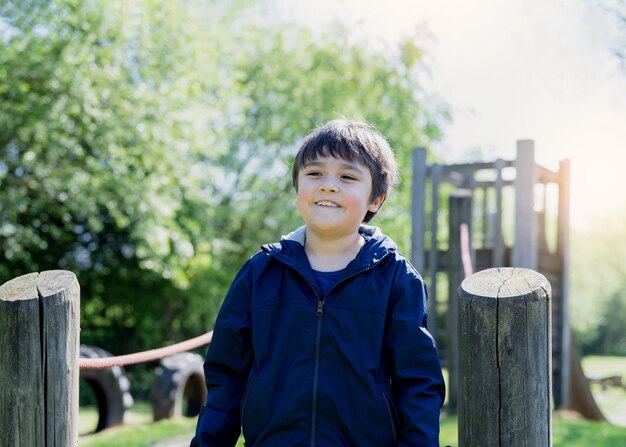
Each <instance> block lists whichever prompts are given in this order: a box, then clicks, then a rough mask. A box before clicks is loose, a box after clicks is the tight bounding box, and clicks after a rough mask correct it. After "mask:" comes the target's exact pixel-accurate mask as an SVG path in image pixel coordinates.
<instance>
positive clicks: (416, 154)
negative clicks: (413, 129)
mask: <svg viewBox="0 0 626 447" xmlns="http://www.w3.org/2000/svg"><path fill="white" fill-rule="evenodd" d="M411 197H412V200H411V223H412V228H411V264H413V265H414V266H415V268H416V269H417V271H418V272H420V273H421V274H422V275H424V273H425V272H424V233H425V231H426V149H424V148H423V147H420V148H417V149H415V150H414V151H413V182H412V184H411Z"/></svg>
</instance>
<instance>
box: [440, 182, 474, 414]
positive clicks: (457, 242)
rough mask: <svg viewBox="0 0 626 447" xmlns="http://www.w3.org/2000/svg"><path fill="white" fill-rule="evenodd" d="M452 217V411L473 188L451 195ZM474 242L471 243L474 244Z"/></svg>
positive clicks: (449, 343)
mask: <svg viewBox="0 0 626 447" xmlns="http://www.w3.org/2000/svg"><path fill="white" fill-rule="evenodd" d="M449 212H450V214H449V217H448V227H449V228H448V289H449V295H448V296H449V297H450V299H449V301H448V312H447V318H448V321H447V337H446V360H447V365H448V410H449V411H450V413H456V412H457V409H458V394H459V393H458V383H459V346H458V343H457V342H458V336H457V334H458V331H459V306H458V300H457V296H458V295H457V290H458V289H459V286H460V285H461V282H462V281H463V279H464V278H465V273H464V271H463V261H462V256H461V224H467V225H468V227H469V228H471V225H472V191H471V190H469V189H457V190H456V191H454V192H453V193H452V194H450V198H449ZM470 245H471V244H470Z"/></svg>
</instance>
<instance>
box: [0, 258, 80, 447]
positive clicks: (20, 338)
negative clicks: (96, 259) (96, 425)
mask: <svg viewBox="0 0 626 447" xmlns="http://www.w3.org/2000/svg"><path fill="white" fill-rule="evenodd" d="M79 321H80V288H79V285H78V281H77V280H76V276H75V275H74V274H73V273H71V272H67V271H63V270H50V271H45V272H41V273H29V274H27V275H23V276H20V277H18V278H15V279H12V280H11V281H8V282H6V283H4V284H2V286H0V445H1V446H29V447H30V446H33V447H43V446H46V447H53V446H54V447H67V446H76V445H77V444H78V424H77V419H78V380H79V370H78V350H79V332H80V329H79Z"/></svg>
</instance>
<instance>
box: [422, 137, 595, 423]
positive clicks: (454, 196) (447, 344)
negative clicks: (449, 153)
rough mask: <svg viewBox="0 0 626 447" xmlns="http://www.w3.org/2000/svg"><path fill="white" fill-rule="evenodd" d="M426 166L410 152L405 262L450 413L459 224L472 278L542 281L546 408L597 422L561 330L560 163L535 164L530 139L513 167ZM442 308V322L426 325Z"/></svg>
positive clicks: (565, 295)
mask: <svg viewBox="0 0 626 447" xmlns="http://www.w3.org/2000/svg"><path fill="white" fill-rule="evenodd" d="M426 158H427V157H426V150H425V149H421V148H420V149H416V150H415V151H414V154H413V185H412V197H413V200H412V210H411V213H412V224H413V228H412V235H413V236H412V241H411V253H412V257H411V262H412V263H413V264H414V265H415V266H416V268H417V269H418V270H419V271H420V272H422V273H423V275H424V278H425V279H426V281H427V282H428V286H429V314H430V315H431V318H430V320H429V325H430V329H431V332H432V333H433V335H434V337H435V339H436V341H437V343H438V345H439V349H440V353H441V357H442V361H443V363H444V365H445V366H446V367H447V368H448V371H449V377H450V383H449V390H448V402H449V407H450V411H452V412H455V411H456V408H457V405H458V358H459V352H458V340H457V335H456V334H457V331H458V327H459V319H458V294H457V289H458V288H459V286H460V284H461V282H462V281H463V278H464V272H463V265H462V261H461V248H460V232H459V228H460V225H461V224H467V226H468V227H469V230H470V231H469V233H470V238H469V239H470V241H471V244H470V253H471V259H472V265H473V266H474V270H475V271H480V270H484V269H487V268H490V267H520V268H528V269H532V270H536V271H538V272H540V273H541V274H543V275H544V276H545V277H546V278H547V279H548V281H549V282H550V284H551V286H552V298H551V309H552V310H551V315H550V317H551V333H552V336H551V352H552V355H551V370H552V374H551V379H552V399H553V403H554V408H557V409H558V408H567V409H571V410H575V411H578V412H580V413H581V414H582V415H583V416H584V417H586V418H588V419H604V417H603V416H602V413H601V412H600V410H599V409H598V407H597V405H596V403H595V401H594V400H593V396H592V395H591V392H590V390H589V385H588V382H587V380H586V379H585V377H584V374H583V371H582V367H581V363H580V356H579V354H578V350H577V349H576V347H575V342H572V334H571V329H570V325H569V315H568V305H569V202H570V198H569V180H570V163H569V160H564V161H561V162H560V163H559V169H558V170H557V171H551V170H549V169H546V168H544V167H542V166H540V165H538V164H536V163H535V145H534V142H533V141H532V140H521V141H518V142H517V155H516V159H515V160H502V159H498V160H495V161H493V162H481V163H467V164H451V165H442V164H436V163H435V164H428V163H427V159H426ZM446 198H447V209H446V208H445V206H442V204H443V203H445V202H444V200H445V199H446ZM513 204H514V205H513ZM507 206H508V208H507ZM511 216H512V218H511ZM446 221H447V225H445V223H446ZM442 224H443V225H442ZM507 230H508V233H507ZM446 283H447V287H445V286H446ZM441 288H445V290H440V289H441ZM442 307H445V314H446V316H447V318H446V319H445V321H440V320H438V319H437V318H436V315H437V314H438V313H439V314H440V315H441V314H442V311H441V309H442ZM438 310H439V312H437V311H438ZM442 323H443V324H442Z"/></svg>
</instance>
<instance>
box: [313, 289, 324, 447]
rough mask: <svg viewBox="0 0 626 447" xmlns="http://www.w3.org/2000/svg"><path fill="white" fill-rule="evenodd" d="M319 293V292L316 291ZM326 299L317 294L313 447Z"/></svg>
mask: <svg viewBox="0 0 626 447" xmlns="http://www.w3.org/2000/svg"><path fill="white" fill-rule="evenodd" d="M315 293H316V294H317V292H315ZM324 302H325V301H324V300H323V299H320V297H319V295H317V311H316V312H315V315H316V316H317V333H316V335H315V364H314V368H313V396H312V399H311V447H315V434H316V433H315V432H316V425H317V386H318V382H319V372H320V348H321V344H322V317H323V316H324Z"/></svg>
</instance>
